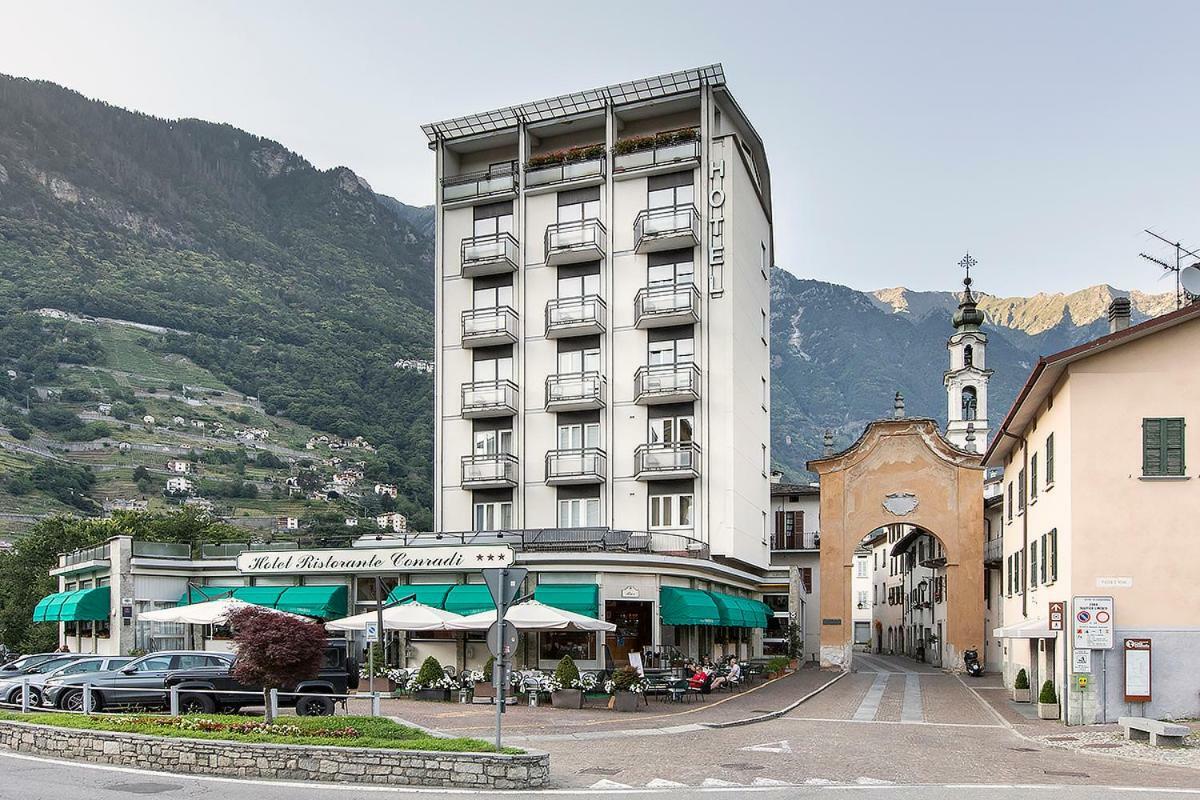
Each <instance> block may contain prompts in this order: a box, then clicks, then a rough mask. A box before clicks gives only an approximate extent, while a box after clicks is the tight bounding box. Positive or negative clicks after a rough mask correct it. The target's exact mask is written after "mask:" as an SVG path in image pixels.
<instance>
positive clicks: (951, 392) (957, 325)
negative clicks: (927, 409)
mask: <svg viewBox="0 0 1200 800" xmlns="http://www.w3.org/2000/svg"><path fill="white" fill-rule="evenodd" d="M977 263H979V262H977V261H976V260H975V259H974V258H972V257H971V254H970V253H967V254H966V255H965V256H963V258H962V260H961V261H959V262H958V265H959V266H960V267H962V268H963V269H964V270H965V271H966V277H964V278H963V293H962V300H961V302H959V304H958V311H956V312H955V313H954V317H953V320H952V322H953V324H954V333H953V334H951V335H950V339H949V340H948V341H947V342H946V348H947V350H949V351H950V368H949V369H947V370H946V374H945V376H944V378H943V383H944V384H945V386H946V419H947V420H948V422H947V425H946V438H947V439H949V440H950V443H951V444H953V445H954V446H955V447H957V448H959V449H960V450H969V451H972V452H976V453H983V452H984V451H985V450H987V446H988V410H987V409H988V402H987V396H988V392H987V389H988V378H990V377H991V375H992V371H991V370H990V369H988V368H987V334H986V333H984V332H983V330H982V327H983V324H984V322H985V321H986V320H985V318H984V315H983V312H982V311H980V310H979V308H978V307H977V306H976V303H975V295H974V293H973V292H972V291H971V267H973V266H975V265H976V264H977Z"/></svg>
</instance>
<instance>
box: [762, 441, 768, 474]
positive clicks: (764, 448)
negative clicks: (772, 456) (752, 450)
mask: <svg viewBox="0 0 1200 800" xmlns="http://www.w3.org/2000/svg"><path fill="white" fill-rule="evenodd" d="M762 474H763V475H766V474H767V446H766V445H765V444H764V445H763V446H762Z"/></svg>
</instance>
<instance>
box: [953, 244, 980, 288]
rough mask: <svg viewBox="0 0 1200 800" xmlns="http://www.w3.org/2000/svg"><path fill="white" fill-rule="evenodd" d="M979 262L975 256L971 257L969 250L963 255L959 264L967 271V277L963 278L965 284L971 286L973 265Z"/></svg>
mask: <svg viewBox="0 0 1200 800" xmlns="http://www.w3.org/2000/svg"><path fill="white" fill-rule="evenodd" d="M978 263H979V262H978V261H976V260H975V259H974V258H972V257H971V253H970V252H968V253H967V254H966V255H965V256H963V257H962V260H961V261H959V262H958V265H959V266H960V267H962V268H963V269H964V270H966V271H967V277H965V278H963V285H964V286H967V287H970V285H971V267H973V266H975V265H976V264H978Z"/></svg>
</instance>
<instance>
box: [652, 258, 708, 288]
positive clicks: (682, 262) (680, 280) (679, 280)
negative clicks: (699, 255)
mask: <svg viewBox="0 0 1200 800" xmlns="http://www.w3.org/2000/svg"><path fill="white" fill-rule="evenodd" d="M646 282H647V285H648V286H649V287H650V288H652V289H653V288H655V287H658V286H687V285H688V284H692V283H695V282H696V265H695V264H694V263H693V262H692V251H691V250H670V251H668V252H664V253H651V254H650V255H649V257H648V258H647V266H646Z"/></svg>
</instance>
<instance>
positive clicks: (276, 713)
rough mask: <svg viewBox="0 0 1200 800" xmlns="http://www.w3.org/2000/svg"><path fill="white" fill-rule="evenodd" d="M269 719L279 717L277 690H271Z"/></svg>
mask: <svg viewBox="0 0 1200 800" xmlns="http://www.w3.org/2000/svg"><path fill="white" fill-rule="evenodd" d="M270 699H271V719H275V718H276V717H278V716H279V690H278V689H272V690H271V698H270Z"/></svg>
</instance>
